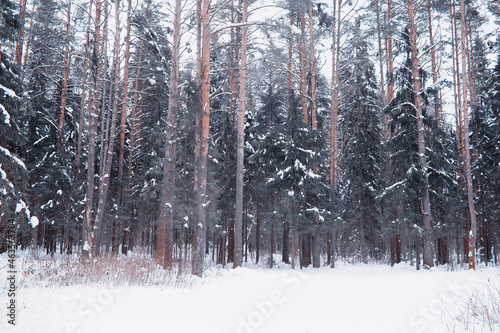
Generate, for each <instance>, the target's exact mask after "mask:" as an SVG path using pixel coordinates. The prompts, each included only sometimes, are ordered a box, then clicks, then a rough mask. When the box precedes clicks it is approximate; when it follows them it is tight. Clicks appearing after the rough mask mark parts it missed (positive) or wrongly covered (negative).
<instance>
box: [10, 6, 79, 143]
mask: <svg viewBox="0 0 500 333" xmlns="http://www.w3.org/2000/svg"><path fill="white" fill-rule="evenodd" d="M23 1H24V6H25V7H26V3H25V2H26V0H23ZM67 6H68V8H67V12H66V40H65V43H64V44H65V45H64V65H63V81H62V94H61V107H60V109H59V124H58V137H57V150H59V151H60V150H61V147H62V140H63V135H64V133H63V128H64V112H65V110H66V104H67V101H68V80H69V69H70V64H71V50H70V46H69V38H70V33H71V30H70V29H71V1H69V0H68V2H67ZM21 53H22V51H21ZM16 56H17V55H16ZM19 61H20V60H19Z"/></svg>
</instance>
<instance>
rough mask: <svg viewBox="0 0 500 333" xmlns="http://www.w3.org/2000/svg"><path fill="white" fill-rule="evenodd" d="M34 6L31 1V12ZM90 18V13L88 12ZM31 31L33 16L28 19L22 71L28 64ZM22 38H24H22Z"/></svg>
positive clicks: (34, 2)
mask: <svg viewBox="0 0 500 333" xmlns="http://www.w3.org/2000/svg"><path fill="white" fill-rule="evenodd" d="M35 4H36V1H35V0H33V5H32V6H31V12H32V13H34V12H35ZM89 16H90V12H89ZM32 31H33V15H32V16H31V18H30V27H29V29H28V37H27V38H26V47H25V48H24V49H25V50H26V51H25V52H24V57H23V67H22V68H23V69H26V63H27V62H28V54H29V49H30V41H31V32H32ZM23 38H24V36H23Z"/></svg>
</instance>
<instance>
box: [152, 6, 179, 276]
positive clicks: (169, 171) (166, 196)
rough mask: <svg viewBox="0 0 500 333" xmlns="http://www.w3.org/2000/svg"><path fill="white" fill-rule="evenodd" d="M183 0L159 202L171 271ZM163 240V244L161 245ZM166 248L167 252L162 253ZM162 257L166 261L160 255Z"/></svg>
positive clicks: (174, 44)
mask: <svg viewBox="0 0 500 333" xmlns="http://www.w3.org/2000/svg"><path fill="white" fill-rule="evenodd" d="M181 8H182V6H181V0H175V15H174V30H173V42H172V61H171V67H170V94H169V98H168V116H167V131H166V133H167V140H166V145H165V159H164V163H163V188H162V196H161V203H160V223H159V225H160V226H162V229H163V231H164V232H165V234H164V235H162V236H161V238H160V237H158V240H159V241H158V250H160V251H158V253H157V258H158V260H160V261H162V263H163V268H165V269H172V259H173V253H172V249H173V244H174V239H173V234H174V205H175V204H174V197H175V164H176V163H175V161H176V147H177V145H176V140H177V114H178V111H179V60H180V58H179V53H180V42H181ZM160 239H161V240H163V242H164V244H160ZM162 249H164V253H161V250H162ZM162 254H163V259H162V257H161V255H162Z"/></svg>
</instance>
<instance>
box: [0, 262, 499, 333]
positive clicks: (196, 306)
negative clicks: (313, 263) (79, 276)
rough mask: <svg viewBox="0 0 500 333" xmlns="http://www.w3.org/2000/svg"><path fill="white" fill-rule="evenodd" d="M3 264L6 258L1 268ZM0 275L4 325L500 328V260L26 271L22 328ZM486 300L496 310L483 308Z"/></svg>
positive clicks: (55, 330) (94, 329)
mask: <svg viewBox="0 0 500 333" xmlns="http://www.w3.org/2000/svg"><path fill="white" fill-rule="evenodd" d="M5 263H6V257H5V256H3V255H2V256H0V268H2V267H3V266H4V265H5ZM41 265H42V266H43V265H48V264H47V263H45V264H41ZM42 268H43V267H42ZM63 269H64V268H63V267H62V266H58V268H57V273H54V272H51V273H50V274H52V275H53V274H60V272H62V270H63ZM66 269H68V268H66ZM134 269H136V270H137V267H136V268H134ZM37 270H38V271H40V270H41V267H37ZM24 271H25V272H26V269H24ZM160 271H161V270H160ZM46 272H50V270H46ZM65 274H68V273H65ZM104 274H107V275H109V272H105V273H104ZM135 274H136V275H141V274H147V272H146V269H144V270H143V271H141V270H138V271H137V272H136V273H135ZM0 276H1V282H2V283H1V284H0V286H2V293H1V294H0V304H1V309H2V310H0V332H36V333H43V332H48V333H59V332H60V333H66V332H68V333H69V332H81V333H99V332H103V333H104V332H106V333H111V332H120V333H128V332H133V333H137V332H153V330H154V331H157V330H158V329H159V330H160V331H161V332H187V333H191V332H193V333H212V332H213V333H225V332H228V333H230V332H238V333H240V332H241V333H257V332H272V333H275V332H284V333H295V332H297V333H306V332H309V333H313V332H318V333H323V332H341V333H344V332H345V333H354V332H361V333H367V332H370V333H376V332H381V333H382V332H383V333H392V332H398V333H404V332H407V333H410V332H432V333H440V332H500V325H499V324H498V322H497V323H496V324H495V320H496V319H500V318H499V316H500V314H499V311H500V294H499V293H500V270H499V269H498V268H485V267H482V268H480V269H478V271H476V272H469V271H458V272H451V271H446V270H445V269H442V268H438V269H433V270H430V271H415V269H414V267H411V266H407V265H399V266H396V267H393V268H391V267H388V266H383V265H344V266H342V265H340V267H337V268H335V269H329V268H321V269H303V270H292V269H290V268H287V267H284V266H279V268H273V269H262V268H238V269H235V270H233V269H220V268H219V269H217V268H211V269H209V270H208V271H207V272H206V277H205V278H203V279H198V278H195V277H190V276H189V277H181V278H172V279H171V280H168V279H164V280H163V281H164V282H163V283H157V284H150V285H147V286H140V284H132V285H130V284H128V285H127V286H123V285H118V286H117V285H115V284H114V283H112V282H110V283H105V282H100V283H101V284H103V285H101V284H96V283H86V284H85V285H71V283H70V284H69V285H68V286H56V283H54V282H51V283H50V284H49V285H50V286H47V284H46V283H45V282H44V280H46V279H47V277H46V276H43V273H41V274H38V277H37V274H35V273H34V274H32V276H30V277H23V278H22V279H21V277H20V279H19V280H20V281H21V280H22V281H24V282H22V283H23V285H24V286H23V287H22V288H20V289H19V290H18V295H17V299H16V302H17V305H18V307H17V318H16V326H15V327H12V325H9V324H7V320H8V318H7V310H6V304H7V302H8V298H7V292H6V291H7V280H6V279H7V273H6V268H2V269H1V270H0ZM116 276H117V275H116V274H115V277H116ZM52 278H54V277H52ZM111 280H112V279H111ZM111 280H110V281H111ZM52 281H55V280H52ZM60 281H64V278H63V279H60ZM158 281H160V282H161V280H158ZM179 281H180V282H179ZM63 284H64V283H63ZM495 302H496V303H495ZM482 303H485V304H486V305H485V309H486V310H488V311H489V313H486V314H485V313H481V311H482V309H481V306H482V305H481V304H482ZM483 310H484V309H483ZM495 311H496V314H495ZM483 312H484V311H483ZM495 316H496V317H495ZM486 317H490V320H489V322H490V324H491V323H493V326H491V327H488V326H487V325H488V324H487V323H486V321H485V320H483V319H484V318H486ZM495 318H496V319H495ZM465 326H467V327H468V329H469V330H466V328H465Z"/></svg>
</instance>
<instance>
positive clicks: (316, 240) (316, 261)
mask: <svg viewBox="0 0 500 333" xmlns="http://www.w3.org/2000/svg"><path fill="white" fill-rule="evenodd" d="M308 14H309V15H308V16H309V61H310V66H311V128H312V130H313V131H316V129H317V120H316V118H317V116H316V112H317V104H316V56H315V51H314V41H315V39H314V20H313V4H312V0H310V1H309V10H308ZM315 151H316V149H315ZM313 171H314V173H317V172H318V167H317V166H316V165H313ZM318 220H319V217H318V216H317V215H315V216H314V231H313V236H312V257H313V267H314V268H319V266H320V255H321V244H320V241H321V237H320V230H319V229H320V228H319V224H318Z"/></svg>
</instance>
